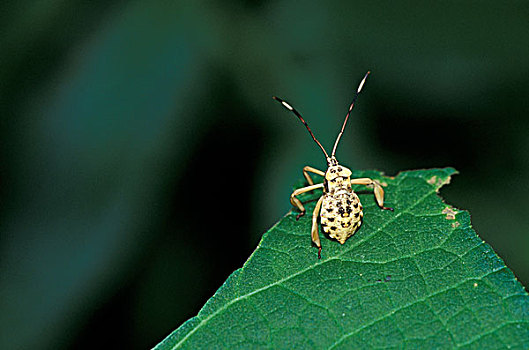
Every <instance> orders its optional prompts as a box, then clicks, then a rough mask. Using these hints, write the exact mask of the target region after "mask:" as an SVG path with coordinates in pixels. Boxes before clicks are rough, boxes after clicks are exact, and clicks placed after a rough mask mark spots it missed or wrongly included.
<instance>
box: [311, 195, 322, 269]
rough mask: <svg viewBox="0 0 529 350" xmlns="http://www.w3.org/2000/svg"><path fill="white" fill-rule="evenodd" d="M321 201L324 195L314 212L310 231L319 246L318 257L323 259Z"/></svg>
mask: <svg viewBox="0 0 529 350" xmlns="http://www.w3.org/2000/svg"><path fill="white" fill-rule="evenodd" d="M321 202H323V196H321V197H320V199H319V200H318V203H316V207H314V211H313V212H312V230H311V232H310V237H311V238H312V241H313V242H314V244H316V247H318V259H321V242H320V235H319V234H318V216H319V214H320V208H321Z"/></svg>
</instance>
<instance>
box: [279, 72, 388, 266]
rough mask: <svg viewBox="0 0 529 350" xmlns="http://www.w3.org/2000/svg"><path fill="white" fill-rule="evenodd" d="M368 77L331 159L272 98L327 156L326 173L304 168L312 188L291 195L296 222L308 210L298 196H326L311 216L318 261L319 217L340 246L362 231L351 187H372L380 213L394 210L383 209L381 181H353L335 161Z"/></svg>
mask: <svg viewBox="0 0 529 350" xmlns="http://www.w3.org/2000/svg"><path fill="white" fill-rule="evenodd" d="M369 74H370V72H369V71H368V72H367V73H366V75H365V76H364V78H363V79H362V81H361V82H360V85H358V89H357V90H356V94H355V95H354V98H353V102H351V104H350V106H349V110H348V111H347V115H346V116H345V120H344V122H343V125H342V129H341V130H340V133H339V134H338V137H337V138H336V141H335V143H334V147H333V150H332V153H331V156H330V157H329V155H328V154H327V152H326V151H325V148H323V146H322V145H321V143H320V142H319V141H318V139H316V137H315V136H314V134H313V133H312V130H310V127H309V125H308V124H307V122H305V120H304V119H303V117H302V116H301V114H300V113H299V112H298V111H297V110H296V109H295V108H294V107H292V105H290V104H289V103H288V102H287V101H285V100H282V99H280V98H279V97H276V96H274V97H273V98H274V99H275V100H276V101H278V102H279V103H281V104H282V105H283V107H285V108H286V109H287V110H289V111H290V112H292V113H294V114H295V115H296V117H298V118H299V120H300V121H301V122H302V123H303V125H305V127H306V128H307V130H308V131H309V134H310V136H312V139H313V140H314V142H316V143H317V144H318V146H320V148H321V150H322V151H323V153H324V154H325V158H326V159H327V171H326V172H323V171H321V170H318V169H315V168H313V167H311V166H305V167H304V168H303V176H304V177H305V179H307V182H308V183H309V186H307V187H303V188H299V189H297V190H295V191H294V192H292V194H291V195H290V203H292V205H293V206H295V207H297V208H298V209H299V211H300V213H299V214H298V215H297V216H296V220H299V218H300V217H302V216H303V215H305V207H304V206H303V204H302V203H301V201H300V200H299V198H297V196H299V195H300V194H302V193H306V192H310V191H313V190H316V189H320V188H321V189H323V195H322V196H321V197H320V198H319V199H318V202H316V206H315V208H314V211H313V213H312V229H311V238H312V242H313V243H314V244H315V245H316V247H317V248H318V258H319V259H321V242H320V237H319V233H318V216H319V217H320V223H321V226H322V229H323V232H325V233H326V234H328V235H329V237H331V238H334V239H336V240H337V241H338V242H340V243H341V244H344V243H345V241H346V240H347V239H348V238H349V237H351V236H352V235H353V234H354V233H355V232H356V231H357V230H358V229H359V228H360V225H361V224H362V219H363V216H364V214H363V208H362V204H361V203H360V199H359V198H358V195H357V194H356V193H355V192H354V191H353V189H352V188H351V185H367V186H372V187H373V189H374V191H373V192H374V195H375V199H376V202H377V204H378V206H379V207H380V208H381V209H384V210H390V211H393V208H389V207H385V206H384V189H383V188H382V186H381V185H380V183H379V182H378V181H376V180H373V179H370V178H357V179H351V174H352V172H351V170H349V169H348V168H346V167H344V166H343V165H340V164H339V163H338V160H337V159H336V157H335V153H336V148H337V147H338V143H339V142H340V138H341V137H342V134H343V132H344V130H345V126H346V125H347V121H348V120H349V115H350V114H351V111H352V110H353V108H354V106H355V103H356V100H357V98H358V95H360V92H361V91H362V88H363V87H364V84H365V82H366V79H367V77H368V76H369ZM309 173H313V174H317V175H320V176H323V178H324V179H323V183H319V184H314V181H313V180H312V178H311V176H310V175H309ZM318 214H319V215H318Z"/></svg>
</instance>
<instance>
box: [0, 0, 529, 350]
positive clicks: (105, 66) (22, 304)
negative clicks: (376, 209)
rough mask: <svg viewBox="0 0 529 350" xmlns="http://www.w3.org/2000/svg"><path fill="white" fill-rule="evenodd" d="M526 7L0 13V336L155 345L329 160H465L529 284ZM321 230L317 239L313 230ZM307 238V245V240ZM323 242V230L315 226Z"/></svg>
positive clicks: (356, 164)
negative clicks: (289, 108) (347, 118)
mask: <svg viewBox="0 0 529 350" xmlns="http://www.w3.org/2000/svg"><path fill="white" fill-rule="evenodd" d="M528 18H529V5H527V4H523V3H522V2H518V3H510V4H508V5H507V4H506V3H495V2H479V3H475V4H471V3H468V2H466V3H460V2H453V3H450V2H443V3H437V4H431V3H421V2H417V3H414V2H398V3H392V4H390V3H389V2H373V1H369V2H352V1H327V2H307V1H305V2H295V1H275V2H266V3H265V2H257V1H246V2H245V1H220V0H217V1H161V2H147V1H144V2H139V1H136V2H127V1H93V2H86V1H78V0H73V1H57V0H56V1H51V0H48V1H17V2H14V1H7V2H2V3H1V4H0V50H1V51H0V52H1V54H2V55H1V61H0V82H1V83H0V112H1V115H2V119H1V124H0V132H1V138H0V142H1V144H0V146H1V148H0V152H1V153H0V154H1V159H0V161H1V168H0V169H1V184H0V196H1V197H0V198H1V201H0V203H1V204H0V205H1V212H0V230H1V236H0V315H1V316H0V330H1V331H0V335H1V336H0V348H7V349H15V348H16V349H18V348H30V347H34V348H42V349H52V348H53V349H57V348H68V347H75V348H77V349H83V348H91V347H92V348H93V347H97V346H107V347H108V346H111V345H115V346H119V347H125V346H126V347H132V348H138V349H144V348H148V347H151V346H154V345H155V344H156V343H158V342H159V341H160V340H162V339H163V338H164V337H165V336H166V335H167V334H168V333H169V332H170V331H172V330H173V329H175V328H176V327H177V326H179V325H180V324H181V323H182V322H183V321H184V320H186V319H187V318H189V317H191V316H193V315H195V314H196V312H197V311H198V310H199V308H200V307H201V306H202V305H203V303H204V302H205V301H206V300H207V298H208V297H210V296H211V295H212V294H213V293H214V291H215V290H216V289H217V288H218V287H219V286H220V285H221V284H222V282H223V281H224V280H225V279H226V278H227V276H228V275H229V274H230V272H232V271H233V270H234V269H236V268H237V267H240V266H241V265H242V264H243V262H244V261H245V260H246V258H247V257H248V256H249V254H250V253H251V252H252V250H253V248H254V247H255V246H256V244H257V242H258V241H259V238H260V236H261V234H262V233H263V232H264V231H265V230H266V229H267V228H268V227H270V226H271V225H272V224H273V223H274V222H275V221H277V220H278V219H279V218H280V217H281V216H282V215H283V214H284V213H285V212H286V211H287V210H289V209H290V204H289V202H288V195H289V193H290V190H291V186H292V184H293V183H294V182H295V181H296V180H297V179H298V178H299V177H300V176H301V168H302V166H303V165H306V164H310V165H313V166H316V167H319V168H324V167H325V161H324V158H323V156H322V154H321V152H320V151H319V150H318V148H317V146H316V145H315V144H314V143H313V142H312V141H311V140H310V137H309V135H308V134H307V132H306V130H304V128H303V126H302V125H301V124H300V123H299V122H298V121H297V120H296V119H295V118H294V117H292V116H291V115H289V114H288V113H287V112H286V111H285V110H284V109H283V108H281V106H279V105H278V104H277V103H276V102H274V101H273V100H272V99H271V96H272V95H278V96H281V97H283V98H285V99H287V100H288V101H289V102H291V103H292V104H293V105H294V106H296V108H298V109H299V110H300V111H301V112H302V114H303V115H304V116H305V118H306V120H307V121H308V122H309V124H310V125H311V127H312V129H313V130H314V131H315V133H316V135H317V136H318V137H319V138H320V140H321V141H322V143H323V144H324V145H326V146H327V148H330V146H331V145H332V143H333V141H334V138H335V137H336V134H337V132H338V130H339V127H340V124H341V122H342V120H343V117H344V115H345V112H346V110H347V107H348V104H349V103H350V100H351V98H352V95H353V92H354V89H355V88H356V86H357V85H358V83H359V81H360V79H361V78H362V76H363V75H364V74H365V72H366V70H368V69H370V70H371V71H372V73H373V74H372V75H371V76H370V78H369V80H368V81H367V83H366V85H365V89H364V93H363V94H362V96H361V97H360V99H359V102H358V106H357V109H355V112H354V114H353V117H352V119H351V124H350V125H349V127H348V129H347V132H346V133H345V135H344V137H343V139H342V140H343V141H342V143H341V145H340V147H339V150H338V159H339V160H340V161H341V162H342V163H343V164H344V165H347V166H349V167H351V168H355V169H373V168H375V169H380V170H384V171H385V172H386V173H387V174H395V173H396V172H398V171H399V170H405V169H414V168H425V167H443V166H453V167H455V168H457V169H458V170H459V171H460V173H461V174H460V175H458V176H457V177H455V178H454V179H453V183H452V184H451V185H450V186H448V187H447V188H445V189H444V190H443V196H444V197H445V198H446V200H447V201H448V202H449V203H451V204H453V205H454V206H456V207H458V208H463V209H468V210H470V211H471V213H472V220H473V224H474V227H475V228H476V230H477V231H478V233H479V234H480V235H481V237H482V238H483V239H484V240H486V241H487V242H488V243H490V244H491V245H492V246H493V247H494V249H495V250H496V251H497V252H498V254H499V255H500V256H501V257H502V258H503V259H504V260H505V262H506V263H507V265H508V266H509V267H511V268H512V269H513V271H514V273H515V275H516V276H517V277H518V278H519V279H520V280H521V281H522V282H523V283H524V284H526V285H527V283H528V282H529V254H527V251H528V248H529V235H528V234H527V232H528V228H529V218H528V215H527V213H526V212H527V198H528V197H529V185H528V183H527V180H528V179H529V138H528V136H529V118H528V112H529V103H528V102H527V101H528V95H529V45H528V43H529V21H528V20H527V19H528ZM307 235H308V233H307ZM307 237H308V236H307ZM307 244H309V238H307Z"/></svg>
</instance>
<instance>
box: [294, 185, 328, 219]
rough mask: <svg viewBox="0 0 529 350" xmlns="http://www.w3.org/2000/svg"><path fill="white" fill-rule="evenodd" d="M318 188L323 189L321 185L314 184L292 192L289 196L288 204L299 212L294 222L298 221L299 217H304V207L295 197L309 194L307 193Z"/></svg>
mask: <svg viewBox="0 0 529 350" xmlns="http://www.w3.org/2000/svg"><path fill="white" fill-rule="evenodd" d="M320 187H323V184H316V185H310V186H307V187H303V188H298V189H297V190H295V191H294V192H292V194H291V195H290V203H292V205H294V206H296V207H297V208H298V209H299V211H300V213H299V214H298V216H296V220H299V218H300V217H302V216H303V215H305V207H304V206H303V204H302V203H301V201H300V200H299V199H298V198H297V197H296V196H299V195H300V194H302V193H305V192H309V191H312V190H315V189H317V188H320Z"/></svg>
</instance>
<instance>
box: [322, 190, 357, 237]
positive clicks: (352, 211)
mask: <svg viewBox="0 0 529 350" xmlns="http://www.w3.org/2000/svg"><path fill="white" fill-rule="evenodd" d="M362 217H363V212H362V204H361V203H360V199H359V198H358V196H357V195H356V193H354V192H352V191H351V192H348V191H341V193H335V194H334V195H331V194H329V193H327V194H324V195H323V203H322V208H321V213H320V218H321V226H322V229H323V232H325V233H327V234H328V235H329V236H330V237H331V238H335V239H336V240H337V241H338V242H340V243H341V244H344V243H345V241H346V240H347V238H349V237H351V236H352V235H353V234H354V233H355V232H356V231H357V230H358V228H359V227H360V225H361V224H362Z"/></svg>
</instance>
